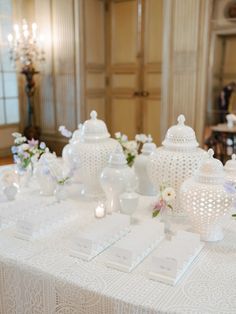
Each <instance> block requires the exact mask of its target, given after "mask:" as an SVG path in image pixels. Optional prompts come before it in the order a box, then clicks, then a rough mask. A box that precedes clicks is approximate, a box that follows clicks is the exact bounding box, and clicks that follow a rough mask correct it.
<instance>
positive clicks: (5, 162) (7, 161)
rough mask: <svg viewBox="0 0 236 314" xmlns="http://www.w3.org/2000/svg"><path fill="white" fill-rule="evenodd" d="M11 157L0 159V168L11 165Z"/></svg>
mask: <svg viewBox="0 0 236 314" xmlns="http://www.w3.org/2000/svg"><path fill="white" fill-rule="evenodd" d="M12 163H13V160H12V156H9V157H0V166H2V165H9V164H12Z"/></svg>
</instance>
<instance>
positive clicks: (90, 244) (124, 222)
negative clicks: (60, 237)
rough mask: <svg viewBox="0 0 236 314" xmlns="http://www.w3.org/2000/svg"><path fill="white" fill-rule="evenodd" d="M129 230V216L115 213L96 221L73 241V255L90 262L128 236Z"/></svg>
mask: <svg viewBox="0 0 236 314" xmlns="http://www.w3.org/2000/svg"><path fill="white" fill-rule="evenodd" d="M129 230H130V217H129V216H128V215H123V214H117V213H113V214H112V215H109V216H106V217H105V218H103V219H99V220H96V221H95V222H93V223H92V224H90V225H88V226H87V227H86V228H85V229H84V230H83V231H81V232H79V233H78V234H77V235H76V237H75V238H74V239H73V241H72V247H71V255H72V256H74V257H78V258H81V259H83V260H86V261H89V260H91V259H92V258H94V257H95V256H96V255H98V254H100V253H101V252H102V251H104V250H105V249H107V248H108V247H109V246H110V245H111V244H113V243H114V242H116V241H117V240H119V239H120V238H121V237H123V236H124V235H126V234H127V233H128V232H129Z"/></svg>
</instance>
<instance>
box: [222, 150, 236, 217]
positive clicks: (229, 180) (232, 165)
mask: <svg viewBox="0 0 236 314" xmlns="http://www.w3.org/2000/svg"><path fill="white" fill-rule="evenodd" d="M224 170H225V181H226V184H230V185H232V184H233V185H236V155H235V154H233V155H232V157H231V159H230V160H228V161H227V162H226V164H225V166H224ZM232 198H233V203H232V209H233V212H235V210H236V195H235V193H233V194H232Z"/></svg>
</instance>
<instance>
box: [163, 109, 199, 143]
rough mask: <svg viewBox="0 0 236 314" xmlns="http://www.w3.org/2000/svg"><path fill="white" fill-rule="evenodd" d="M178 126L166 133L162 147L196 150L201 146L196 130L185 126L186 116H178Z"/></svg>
mask: <svg viewBox="0 0 236 314" xmlns="http://www.w3.org/2000/svg"><path fill="white" fill-rule="evenodd" d="M177 121H178V124H176V125H174V126H172V127H170V128H169V129H168V131H167V133H166V136H165V139H164V141H163V142H162V145H163V146H165V147H169V148H195V147H197V146H198V145H199V144H198V142H197V140H196V135H195V132H194V130H193V129H192V128H191V127H189V126H187V125H185V124H184V122H185V116H184V115H182V114H181V115H179V116H178V119H177Z"/></svg>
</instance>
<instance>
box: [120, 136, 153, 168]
mask: <svg viewBox="0 0 236 314" xmlns="http://www.w3.org/2000/svg"><path fill="white" fill-rule="evenodd" d="M115 138H116V140H117V141H118V142H119V143H120V145H121V146H122V148H123V151H124V154H125V156H126V160H127V163H128V165H129V166H130V167H131V166H132V165H133V164H134V160H135V157H136V156H137V155H138V154H140V152H141V149H142V147H143V144H144V143H147V142H152V136H151V135H150V134H149V135H145V134H137V135H136V136H135V139H134V140H131V141H129V140H128V137H127V135H125V134H122V133H121V132H117V133H115Z"/></svg>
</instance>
